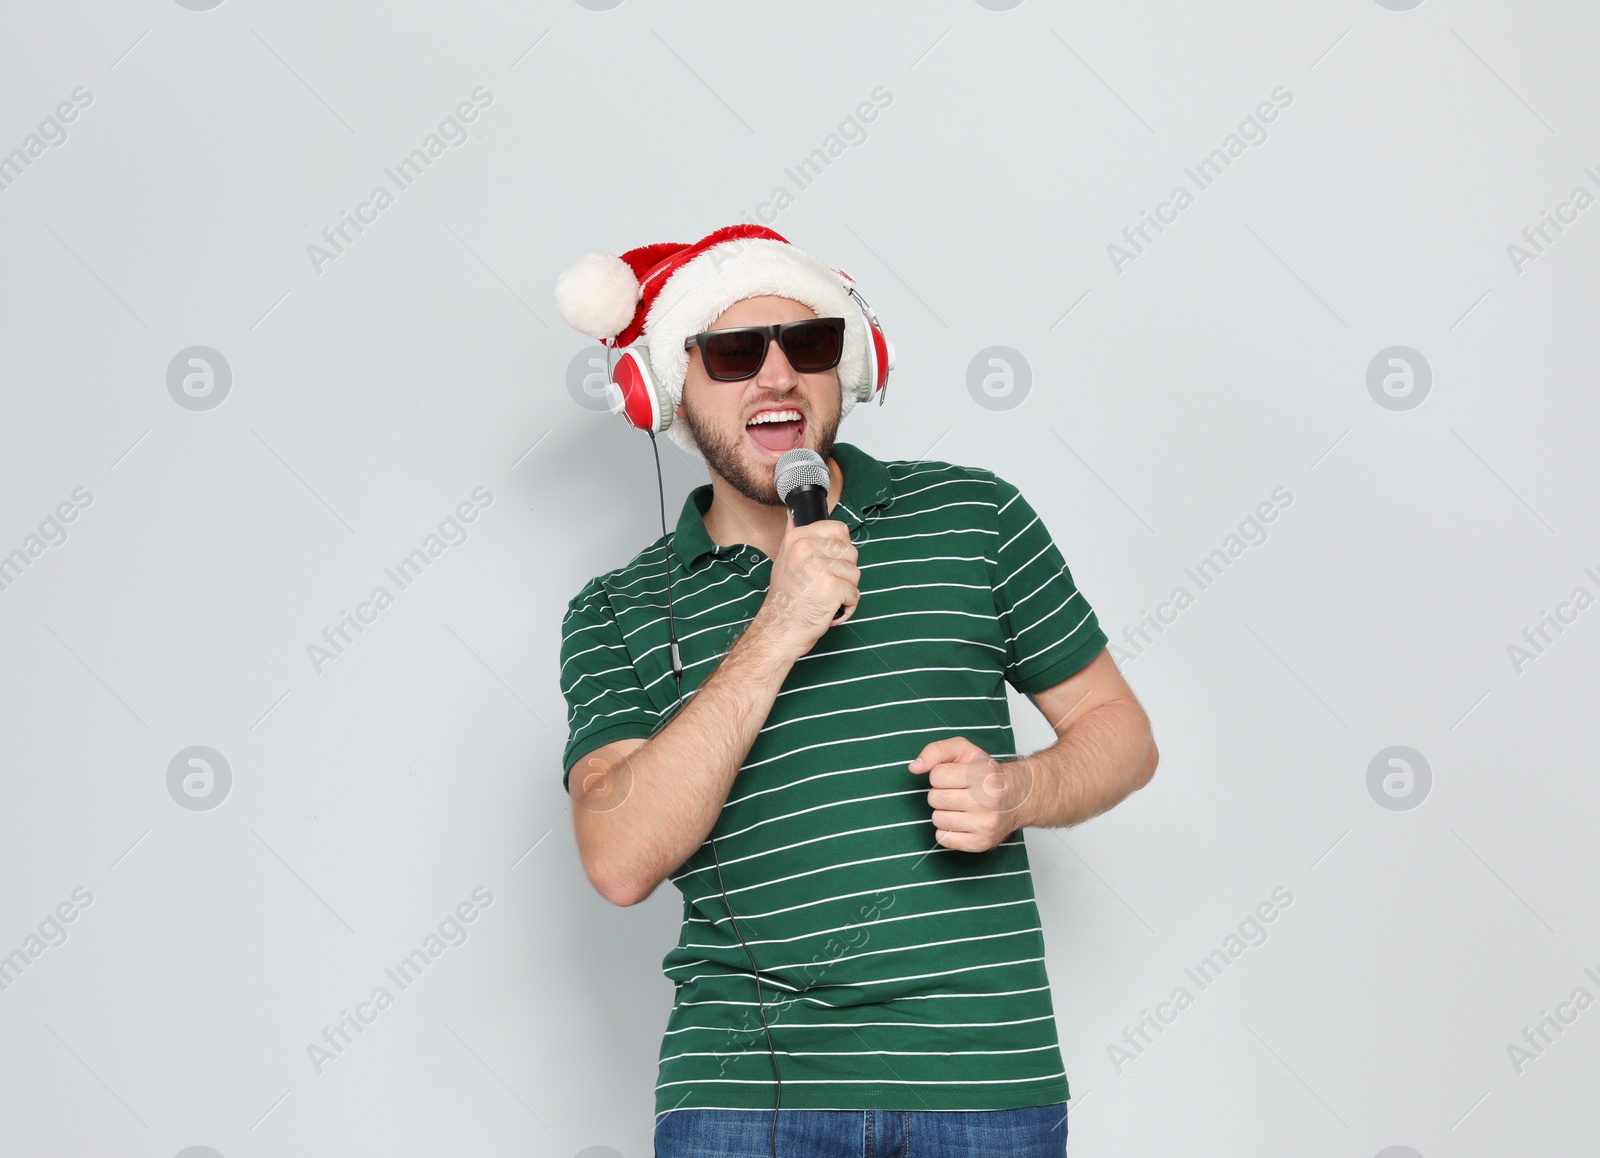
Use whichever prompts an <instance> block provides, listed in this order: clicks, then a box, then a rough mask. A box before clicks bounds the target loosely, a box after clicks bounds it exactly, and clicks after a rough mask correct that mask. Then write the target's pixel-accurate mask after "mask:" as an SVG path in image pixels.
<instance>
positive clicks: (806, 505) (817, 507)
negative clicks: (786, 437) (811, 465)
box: [788, 487, 844, 619]
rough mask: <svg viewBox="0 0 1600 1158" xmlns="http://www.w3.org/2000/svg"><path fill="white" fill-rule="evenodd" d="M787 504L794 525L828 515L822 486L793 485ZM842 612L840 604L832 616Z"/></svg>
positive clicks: (813, 521)
mask: <svg viewBox="0 0 1600 1158" xmlns="http://www.w3.org/2000/svg"><path fill="white" fill-rule="evenodd" d="M788 506H789V513H790V514H791V515H793V516H794V525H795V526H797V527H803V526H805V525H806V524H807V523H815V522H817V521H818V520H819V519H825V518H827V517H828V492H827V490H826V489H825V488H823V487H795V488H794V490H792V491H790V492H789V498H788ZM843 614H844V605H843V604H840V605H839V610H838V611H835V612H834V613H833V617H834V618H835V619H838V618H839V617H840V616H841V615H843Z"/></svg>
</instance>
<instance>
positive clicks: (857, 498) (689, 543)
mask: <svg viewBox="0 0 1600 1158" xmlns="http://www.w3.org/2000/svg"><path fill="white" fill-rule="evenodd" d="M833 458H834V460H835V461H836V462H837V463H838V464H839V470H840V471H841V472H842V473H843V475H844V486H843V487H842V488H841V489H840V492H839V501H838V502H837V503H836V504H834V508H833V510H832V511H830V512H829V514H828V517H829V518H831V519H839V520H840V521H841V522H843V523H844V524H845V525H846V526H848V527H850V528H851V529H852V530H854V529H855V528H856V527H858V526H860V525H861V522H862V520H863V519H864V518H865V517H866V514H867V512H868V511H870V510H872V509H874V508H875V507H881V506H887V505H888V504H889V502H890V501H891V500H892V498H893V494H892V491H893V488H892V487H891V485H890V479H889V470H888V468H887V467H885V466H884V465H883V463H881V462H879V461H878V460H877V459H875V458H873V457H872V456H871V455H870V454H868V453H867V452H866V451H864V450H861V449H860V448H859V447H855V446H851V445H850V444H849V443H848V442H836V443H834V444H833ZM711 498H712V489H711V484H710V483H705V484H704V485H702V486H698V487H695V488H694V490H692V491H690V492H689V494H688V497H687V498H685V499H684V500H683V511H682V512H681V513H680V514H679V515H678V528H677V530H676V531H674V532H673V534H672V550H673V553H674V554H676V555H677V556H678V559H679V561H681V562H682V563H683V564H684V566H685V567H689V568H692V567H694V566H695V564H697V563H698V562H699V561H700V560H701V559H702V558H704V557H705V556H706V555H709V554H711V553H713V552H715V551H718V550H722V551H727V550H729V549H730V547H731V546H732V545H730V544H726V543H725V544H723V545H722V546H721V547H720V548H719V547H718V546H717V544H715V543H713V542H712V541H711V536H710V535H708V534H707V533H706V524H705V513H706V512H707V511H709V510H710V509H711Z"/></svg>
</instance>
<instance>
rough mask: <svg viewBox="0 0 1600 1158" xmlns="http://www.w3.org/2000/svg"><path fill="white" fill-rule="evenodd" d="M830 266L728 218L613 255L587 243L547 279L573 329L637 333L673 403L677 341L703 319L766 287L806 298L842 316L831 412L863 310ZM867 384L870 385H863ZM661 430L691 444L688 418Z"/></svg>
mask: <svg viewBox="0 0 1600 1158" xmlns="http://www.w3.org/2000/svg"><path fill="white" fill-rule="evenodd" d="M850 284H851V283H850V281H849V279H848V278H847V277H845V276H844V275H843V274H841V273H840V272H839V271H838V270H835V269H833V268H831V267H830V266H828V265H825V264H824V263H823V262H821V261H818V260H817V259H816V258H814V257H812V256H811V255H810V254H808V253H806V252H804V251H803V250H801V249H799V248H798V247H796V246H794V245H791V244H790V243H789V241H788V239H786V238H785V237H783V236H782V235H781V234H778V233H776V232H774V231H773V230H771V229H767V228H765V227H764V226H760V225H747V224H741V225H729V226H724V227H723V228H721V229H718V230H715V231H713V232H712V233H709V234H707V235H706V236H705V237H702V238H701V239H700V240H699V241H696V242H693V243H692V244H683V243H678V242H665V243H658V244H655V245H645V246H640V247H639V248H637V249H630V250H628V251H627V252H626V253H624V254H623V255H622V256H621V257H613V256H610V255H607V254H601V253H589V254H585V255H584V256H583V257H582V258H580V259H579V260H578V261H577V262H576V263H575V264H574V265H572V266H571V267H570V268H569V269H567V270H566V271H565V272H563V273H562V274H561V276H560V278H559V279H558V280H557V282H556V291H555V297H556V306H557V308H558V309H559V310H560V312H561V316H562V317H563V318H564V319H566V321H567V323H568V324H569V325H571V326H572V327H573V328H574V329H576V330H578V331H579V332H580V333H584V334H588V335H589V336H590V337H592V338H597V339H599V340H600V341H601V342H603V343H605V344H607V345H616V346H627V345H632V344H634V343H635V342H637V341H640V340H641V339H642V340H643V343H644V345H645V348H646V350H647V352H648V355H649V358H650V367H651V370H652V371H653V372H654V374H655V377H656V380H657V381H658V382H659V383H660V384H661V386H662V388H663V389H665V390H666V391H667V393H668V394H670V395H671V398H672V405H673V407H674V408H675V407H676V406H677V403H678V401H679V399H680V398H681V397H682V396H683V378H684V374H685V372H686V371H687V369H688V362H689V356H688V353H687V352H686V351H685V350H684V349H683V341H684V339H685V338H687V337H688V336H690V335H691V334H696V333H699V332H700V331H701V330H704V329H706V328H707V327H708V326H710V324H711V323H712V322H713V321H715V320H716V319H717V317H719V316H720V315H721V314H722V312H723V311H724V310H726V309H727V308H728V307H729V306H731V305H732V304H733V303H734V302H737V301H741V300H742V299H744V298H748V297H758V296H761V295H765V294H772V295H776V296H778V297H787V298H791V299H793V300H794V301H797V302H800V303H802V304H803V305H805V306H808V307H809V308H810V309H811V310H812V311H813V312H814V313H815V314H816V315H817V316H818V317H842V318H844V319H845V341H844V352H843V354H842V355H841V357H840V360H839V383H840V388H841V395H840V416H841V417H843V415H845V414H848V413H849V412H850V410H851V409H852V407H853V406H854V405H855V403H856V401H857V399H858V395H859V394H861V393H865V392H866V391H863V390H862V389H861V387H862V384H863V382H864V380H865V379H866V376H867V372H868V371H867V353H866V351H867V342H868V341H869V340H870V339H869V337H868V335H867V330H866V320H865V318H864V317H863V316H862V314H861V310H860V309H859V308H858V307H857V306H855V304H854V303H853V302H851V300H850V296H849V286H850ZM869 389H870V387H869ZM667 434H668V436H669V437H671V438H672V439H673V441H675V442H677V443H678V445H680V446H682V447H683V448H684V449H685V450H690V451H698V449H699V448H698V447H696V446H695V444H694V437H693V435H692V434H690V432H689V428H688V424H687V423H682V422H675V421H670V419H669V423H668V426H667Z"/></svg>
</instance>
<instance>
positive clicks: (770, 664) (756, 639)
mask: <svg viewBox="0 0 1600 1158" xmlns="http://www.w3.org/2000/svg"><path fill="white" fill-rule="evenodd" d="M793 665H794V660H793V658H792V657H790V656H788V655H787V654H786V653H785V652H784V651H783V649H782V648H781V647H780V646H779V644H778V641H777V640H776V639H775V638H774V637H772V636H771V635H769V634H768V633H766V632H765V631H763V629H762V626H761V622H760V621H759V620H757V621H755V622H752V624H751V625H750V627H749V628H748V629H747V630H746V631H745V632H744V634H743V635H741V636H740V637H739V639H738V640H737V641H735V643H734V645H733V646H732V647H731V648H729V649H728V652H727V654H725V655H724V656H723V657H722V660H721V662H719V663H718V665H717V667H716V668H715V670H713V671H712V672H711V674H710V675H709V676H707V677H706V679H705V680H704V682H702V683H701V685H700V688H699V690H698V691H696V692H695V694H694V696H693V697H692V698H690V699H688V700H687V701H686V702H685V704H684V706H683V707H682V708H681V709H680V710H679V711H678V714H677V715H676V716H674V717H673V718H672V719H671V720H670V721H668V722H667V724H666V725H664V726H663V727H662V728H661V729H660V730H659V731H657V732H656V734H655V735H654V736H652V737H651V738H650V739H649V740H648V741H646V743H645V744H644V745H643V746H641V747H639V748H636V749H635V750H634V751H633V752H631V753H629V754H628V756H626V757H625V758H624V760H623V762H622V763H621V764H619V765H617V766H616V767H615V768H613V769H611V770H610V771H607V772H604V773H603V775H604V776H606V777H608V778H609V779H610V780H611V785H610V790H611V791H615V792H617V793H618V794H619V795H620V796H621V797H622V800H621V803H619V804H617V805H615V806H614V807H608V808H605V809H604V810H586V811H587V813H588V814H587V815H584V816H582V817H581V821H582V823H583V824H584V826H585V827H586V828H587V829H588V832H587V833H586V834H585V835H587V836H588V837H589V839H590V840H591V841H592V842H593V845H594V847H595V849H596V855H597V856H598V858H599V863H601V864H602V865H604V866H605V867H604V869H603V874H604V876H605V878H606V879H607V881H608V882H609V883H610V886H611V890H612V892H613V893H614V894H615V895H618V896H621V897H623V898H625V900H624V901H623V902H622V903H626V904H633V903H637V902H638V901H641V900H643V899H644V898H645V897H647V896H649V895H650V893H651V892H653V891H654V889H655V887H656V886H657V885H658V884H660V883H661V881H662V880H663V879H664V878H665V877H666V875H667V874H668V873H670V872H671V871H672V870H673V869H675V868H677V867H678V866H679V865H680V864H682V863H683V862H684V861H685V860H687V859H688V858H689V857H690V856H691V855H692V854H693V853H694V851H695V849H697V848H699V847H700V845H701V843H702V842H703V841H704V840H705V838H706V835H707V834H708V833H709V832H710V831H711V828H712V826H713V825H714V824H716V821H717V817H718V816H719V815H720V814H721V811H722V806H723V804H724V803H726V801H727V798H728V792H729V790H730V789H731V788H732V786H733V781H734V778H735V777H736V776H738V774H739V769H740V767H741V766H742V765H743V764H744V759H745V756H746V755H747V754H748V753H749V751H750V747H751V745H753V744H754V743H755V740H756V736H757V735H759V734H760V732H761V727H762V725H763V724H764V723H765V722H766V718H767V715H768V713H769V712H771V710H772V704H773V701H774V700H775V699H776V698H777V695H778V692H779V690H780V689H781V688H782V687H783V681H784V679H785V678H786V677H787V675H788V673H789V669H790V668H791V667H792V666H793ZM590 772H591V770H590V769H589V768H588V767H587V765H586V763H585V762H584V761H579V763H578V765H577V766H576V767H574V768H573V773H574V775H583V774H589V773H590Z"/></svg>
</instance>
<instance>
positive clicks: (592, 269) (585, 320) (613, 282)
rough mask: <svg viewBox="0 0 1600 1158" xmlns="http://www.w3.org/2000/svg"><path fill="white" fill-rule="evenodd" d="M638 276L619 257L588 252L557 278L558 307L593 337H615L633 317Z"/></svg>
mask: <svg viewBox="0 0 1600 1158" xmlns="http://www.w3.org/2000/svg"><path fill="white" fill-rule="evenodd" d="M639 292H640V291H639V279H638V278H636V277H634V276H633V270H632V269H630V268H629V267H628V263H627V262H625V261H623V260H622V259H621V258H620V257H613V256H611V255H610V254H609V253H586V254H584V255H583V256H582V257H580V258H579V259H578V260H577V261H576V262H574V263H573V264H572V265H571V266H570V267H569V268H568V269H566V270H564V271H563V272H562V274H561V276H560V277H559V278H557V279H556V308H557V309H558V310H560V311H561V316H562V317H563V318H565V319H566V320H567V324H568V325H569V326H571V327H572V328H573V329H575V330H577V331H578V332H579V333H580V334H588V335H589V336H590V337H591V338H600V339H602V340H604V339H606V338H614V337H616V336H617V335H618V334H620V333H621V332H622V328H623V327H624V326H626V325H627V324H628V323H629V322H631V321H632V320H633V312H634V310H635V309H637V308H638V305H639Z"/></svg>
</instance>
